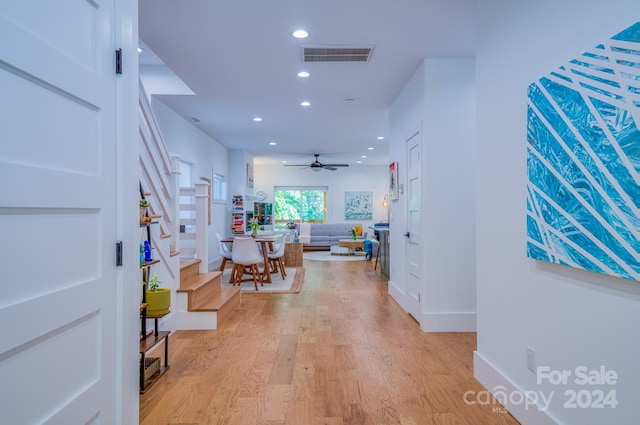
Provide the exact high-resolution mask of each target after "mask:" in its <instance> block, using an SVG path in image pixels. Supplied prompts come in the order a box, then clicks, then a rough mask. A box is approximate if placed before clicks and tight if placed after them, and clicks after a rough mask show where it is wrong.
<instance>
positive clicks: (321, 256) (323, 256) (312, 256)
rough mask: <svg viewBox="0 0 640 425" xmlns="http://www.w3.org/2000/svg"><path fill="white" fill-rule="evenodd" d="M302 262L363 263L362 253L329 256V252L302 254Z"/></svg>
mask: <svg viewBox="0 0 640 425" xmlns="http://www.w3.org/2000/svg"><path fill="white" fill-rule="evenodd" d="M302 258H303V259H304V260H311V261H364V260H366V256H365V255H364V253H358V254H356V255H331V253H330V252H329V251H309V252H305V253H303V254H302Z"/></svg>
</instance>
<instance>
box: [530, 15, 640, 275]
mask: <svg viewBox="0 0 640 425" xmlns="http://www.w3.org/2000/svg"><path fill="white" fill-rule="evenodd" d="M528 99H529V101H528V105H527V142H528V145H527V171H528V177H529V180H528V185H527V255H528V256H529V257H530V258H533V259H536V260H543V261H548V262H551V263H556V264H562V265H566V266H571V267H577V268H581V269H585V270H589V271H593V272H597V273H604V274H608V275H612V276H618V277H621V278H625V279H631V280H636V281H638V280H640V241H639V239H640V238H639V231H640V219H639V213H638V212H639V207H640V130H639V127H640V22H638V23H636V24H634V25H632V26H631V27H629V28H627V29H625V30H624V31H622V32H620V33H619V34H617V35H615V36H613V37H612V38H611V39H609V40H607V41H606V42H604V43H602V44H600V45H598V46H596V47H594V48H593V49H591V50H589V51H587V52H585V53H583V54H582V56H580V57H578V58H576V59H573V60H570V61H569V62H568V63H566V64H564V65H563V66H560V67H559V68H558V69H556V70H555V71H552V72H551V73H550V74H549V75H546V76H544V77H542V78H540V79H539V80H537V81H535V82H534V83H532V84H531V85H530V86H529V91H528Z"/></svg>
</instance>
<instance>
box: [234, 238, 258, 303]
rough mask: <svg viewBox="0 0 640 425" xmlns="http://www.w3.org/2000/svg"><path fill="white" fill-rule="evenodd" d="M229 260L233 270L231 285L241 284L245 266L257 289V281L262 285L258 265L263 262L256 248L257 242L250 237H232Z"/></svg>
mask: <svg viewBox="0 0 640 425" xmlns="http://www.w3.org/2000/svg"><path fill="white" fill-rule="evenodd" d="M231 260H232V261H233V270H232V271H231V276H232V278H233V282H231V283H233V285H236V284H237V285H241V283H242V281H243V280H242V276H243V275H244V273H245V271H246V270H247V268H248V269H249V271H250V272H251V275H252V276H253V284H254V285H255V287H256V291H257V290H258V282H260V286H264V284H263V282H262V274H261V273H260V269H259V268H258V265H259V264H260V263H262V262H264V257H263V256H262V254H260V251H259V250H258V244H257V243H256V240H255V239H253V238H252V237H246V236H245V237H239V236H236V237H235V238H233V248H232V249H231Z"/></svg>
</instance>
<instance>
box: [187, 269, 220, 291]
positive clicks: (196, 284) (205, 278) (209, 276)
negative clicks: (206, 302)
mask: <svg viewBox="0 0 640 425" xmlns="http://www.w3.org/2000/svg"><path fill="white" fill-rule="evenodd" d="M219 276H222V272H220V271H212V272H208V273H200V274H198V275H195V276H191V277H189V278H188V279H185V280H184V281H183V280H182V279H181V280H180V288H178V292H194V291H197V290H198V289H200V288H201V287H203V286H204V285H206V284H208V283H209V282H211V281H212V280H214V279H216V278H217V277H219Z"/></svg>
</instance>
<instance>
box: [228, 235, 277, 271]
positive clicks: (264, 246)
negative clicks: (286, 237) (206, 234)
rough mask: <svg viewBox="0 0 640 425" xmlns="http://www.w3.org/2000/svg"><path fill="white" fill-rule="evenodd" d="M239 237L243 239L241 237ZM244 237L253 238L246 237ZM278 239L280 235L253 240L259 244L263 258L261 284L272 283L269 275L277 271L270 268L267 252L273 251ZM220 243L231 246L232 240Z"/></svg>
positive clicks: (260, 236) (262, 236) (263, 236)
mask: <svg viewBox="0 0 640 425" xmlns="http://www.w3.org/2000/svg"><path fill="white" fill-rule="evenodd" d="M239 236H240V237H243V236H241V235H239ZM236 237H237V236H236ZM246 237H253V236H249V235H247V236H246ZM280 238H282V235H258V236H256V237H255V238H254V239H255V241H256V243H259V244H260V249H261V251H262V256H263V258H264V269H263V270H262V282H263V283H272V282H273V281H272V280H271V273H276V272H277V271H278V270H277V269H276V268H272V267H270V264H271V263H270V261H269V251H273V243H274V242H276V241H278V240H280ZM220 242H222V243H226V244H229V245H231V246H233V238H225V239H222V240H221V241H220ZM232 249H233V248H232Z"/></svg>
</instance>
